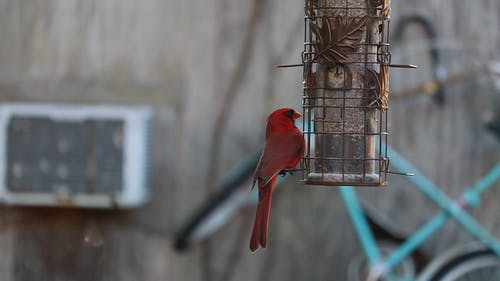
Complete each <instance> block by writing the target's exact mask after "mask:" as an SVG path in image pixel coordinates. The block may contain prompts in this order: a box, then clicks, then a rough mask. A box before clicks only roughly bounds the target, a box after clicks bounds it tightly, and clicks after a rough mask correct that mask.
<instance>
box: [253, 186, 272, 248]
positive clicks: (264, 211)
mask: <svg viewBox="0 0 500 281" xmlns="http://www.w3.org/2000/svg"><path fill="white" fill-rule="evenodd" d="M276 179H277V177H274V178H273V179H272V180H271V181H270V182H269V183H268V184H267V185H265V186H260V185H259V203H258V204H257V212H256V213H255V221H254V225H253V230H252V237H251V239H250V250H251V251H252V252H253V251H255V250H257V248H258V247H259V245H260V246H262V248H265V247H266V244H267V228H268V225H269V215H270V210H271V197H272V192H273V189H274V185H275V184H276Z"/></svg>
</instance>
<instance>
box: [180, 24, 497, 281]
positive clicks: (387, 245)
mask: <svg viewBox="0 0 500 281" xmlns="http://www.w3.org/2000/svg"><path fill="white" fill-rule="evenodd" d="M412 20H413V19H412ZM429 34H431V35H432V34H433V33H432V32H430V33H429ZM432 46H434V45H432ZM431 57H432V61H433V62H435V64H436V65H435V66H433V69H434V68H436V69H439V68H440V65H439V62H440V59H439V53H438V52H437V50H434V51H432V53H431ZM440 73H441V74H442V71H436V73H435V74H434V76H435V78H436V80H440V81H445V82H446V80H447V79H445V78H443V77H440V75H441V74H440ZM499 73H500V71H499ZM468 75H469V74H468ZM456 79H458V78H456V77H455V78H454V79H451V80H456ZM448 80H450V78H448ZM443 84H446V83H443ZM436 85H437V86H441V84H440V83H436ZM424 88H425V87H424ZM432 88H433V89H434V90H433V92H432V93H428V94H432V96H434V97H436V101H437V102H438V103H439V104H443V103H444V102H445V99H444V97H445V93H444V91H443V89H441V87H432ZM421 90H422V89H416V90H415V91H414V92H415V93H417V92H419V91H421ZM410 92H411V91H410ZM413 94H414V93H410V94H409V95H413ZM489 127H490V129H491V130H492V131H493V132H496V131H495V128H497V127H500V126H496V125H494V124H493V125H492V124H489ZM497 131H498V132H500V130H497ZM499 136H500V134H499ZM387 155H388V157H389V159H390V165H391V168H392V169H393V170H395V172H400V173H406V172H411V173H412V174H413V175H412V176H408V177H406V179H407V180H408V181H409V182H410V183H411V184H412V186H413V187H415V188H416V189H418V190H419V191H421V192H422V193H423V194H424V195H425V196H426V197H428V198H429V199H430V200H431V201H432V202H434V203H435V205H436V206H438V207H439V212H438V213H437V214H435V216H433V217H432V218H430V219H429V220H428V221H427V222H426V223H424V224H423V225H422V226H421V227H420V228H419V229H418V230H416V231H415V232H414V233H413V234H412V235H410V236H407V235H404V234H401V233H398V231H397V230H395V229H394V228H393V227H392V226H391V225H390V223H387V222H386V221H384V219H381V217H380V216H378V215H377V212H375V211H373V210H371V209H370V208H368V207H367V206H364V205H363V204H362V203H361V202H360V200H359V198H358V195H357V193H356V189H355V188H353V187H348V186H344V187H340V188H339V189H338V190H339V193H340V195H341V196H342V199H343V201H344V204H345V207H346V209H347V210H348V214H349V217H350V220H351V222H352V225H353V227H354V230H355V232H356V234H357V237H358V240H359V241H360V244H361V246H362V249H363V255H360V256H357V257H354V258H352V259H351V261H350V264H349V268H348V272H347V274H348V276H347V279H346V280H347V281H375V280H386V281H414V280H416V281H467V280H470V281H500V241H499V238H498V237H495V235H493V234H492V233H491V232H490V231H488V230H487V229H485V228H484V227H483V226H482V225H481V223H479V222H478V221H476V220H475V219H474V218H473V217H472V216H471V215H469V213H467V211H466V209H467V208H470V207H478V206H479V205H480V202H481V200H480V199H481V195H482V194H483V193H484V192H487V190H488V189H491V188H493V187H495V184H496V186H497V187H498V186H499V184H498V182H499V181H500V162H499V163H497V164H496V165H494V166H492V167H491V168H490V170H489V171H487V172H485V173H484V175H483V177H481V178H480V179H478V180H477V181H476V182H475V183H474V184H473V185H472V186H470V187H467V188H466V189H465V191H464V192H463V194H462V195H461V196H459V197H458V198H455V199H452V198H450V197H449V196H448V195H447V194H445V193H444V192H442V191H441V190H442V189H441V188H440V187H439V186H437V185H436V184H434V183H433V182H432V181H431V180H429V179H428V178H427V177H425V176H424V175H423V174H422V173H420V172H419V171H418V170H417V169H416V168H415V167H414V166H412V165H411V164H410V162H409V161H407V160H406V159H405V158H403V157H402V156H401V155H399V154H398V153H397V152H396V151H394V150H393V149H391V148H390V147H389V148H388V151H387ZM259 156H260V151H257V152H255V153H254V154H253V155H251V156H249V157H248V158H247V159H245V160H243V161H242V162H241V163H240V164H239V165H237V166H236V167H235V168H234V169H233V170H232V171H230V172H229V173H228V175H227V176H226V177H225V178H224V180H223V181H222V183H221V185H220V186H219V192H218V193H217V194H215V195H214V196H213V197H212V198H210V199H209V200H208V201H206V203H205V204H204V205H203V206H202V207H201V208H200V209H199V210H198V212H196V213H195V214H194V216H193V217H191V218H190V219H189V220H188V221H187V222H186V224H185V225H184V227H183V228H182V229H181V231H180V232H179V234H178V235H177V237H176V239H175V243H174V246H175V248H176V249H177V250H179V251H182V250H186V249H188V248H189V247H190V246H193V245H195V244H197V243H199V242H200V241H202V240H204V239H206V238H207V237H209V236H211V235H212V234H214V233H215V232H216V231H217V230H218V229H219V228H220V227H222V226H223V225H224V224H226V223H227V222H229V221H230V220H231V219H232V218H233V217H234V216H236V215H237V214H238V213H239V212H238V210H239V209H241V208H245V207H247V206H252V205H254V204H255V203H256V201H257V194H256V192H254V193H252V195H251V196H248V193H249V186H250V180H251V178H252V175H253V171H254V169H255V166H256V165H257V162H258V160H259ZM285 179H286V177H280V179H279V183H281V182H282V181H283V180H285ZM279 183H278V184H279ZM451 220H455V221H457V222H458V223H459V225H460V226H461V227H462V228H463V229H464V230H465V231H467V232H468V233H470V234H471V235H472V236H473V237H474V238H476V242H473V243H471V244H467V245H460V246H457V247H455V248H452V249H450V250H449V251H447V252H445V253H443V254H440V255H438V256H436V257H434V258H432V259H431V260H430V261H428V260H425V261H424V262H423V264H422V262H421V261H418V257H419V256H421V255H420V253H419V248H420V246H422V245H423V244H424V242H425V241H427V240H428V239H429V238H431V237H433V235H435V233H436V232H437V231H438V230H439V229H441V228H442V227H443V226H444V225H445V224H446V223H447V222H449V221H451ZM380 233H382V234H383V236H384V237H383V239H381V235H380ZM422 268H423V269H422Z"/></svg>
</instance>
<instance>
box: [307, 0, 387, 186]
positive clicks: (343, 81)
mask: <svg viewBox="0 0 500 281" xmlns="http://www.w3.org/2000/svg"><path fill="white" fill-rule="evenodd" d="M389 14H390V3H389V0H306V1H305V36H304V51H303V54H302V62H303V74H304V96H303V111H304V114H303V115H304V127H303V130H304V135H305V138H306V140H307V149H306V152H305V155H304V158H303V161H302V170H303V171H304V173H303V181H304V183H305V184H313V185H354V186H385V185H386V184H387V173H388V165H389V160H388V158H387V147H386V145H387V109H388V86H389V82H388V81H389V75H388V68H389V64H390V58H391V57H390V53H389V42H388V38H389Z"/></svg>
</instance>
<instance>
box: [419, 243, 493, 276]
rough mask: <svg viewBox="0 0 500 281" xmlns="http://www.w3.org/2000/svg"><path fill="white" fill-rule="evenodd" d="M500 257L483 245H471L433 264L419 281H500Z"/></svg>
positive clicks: (453, 251)
mask: <svg viewBox="0 0 500 281" xmlns="http://www.w3.org/2000/svg"><path fill="white" fill-rule="evenodd" d="M499 280H500V257H498V256H497V255H495V254H494V253H493V252H491V251H490V250H489V249H488V248H486V247H485V246H484V245H483V244H481V243H474V244H469V245H467V246H465V247H463V248H460V249H454V250H452V251H451V252H450V253H448V254H445V255H444V256H443V257H438V259H437V260H436V261H435V262H433V263H431V265H430V266H429V268H428V270H426V271H425V272H424V273H423V274H422V277H421V278H419V279H418V281H499Z"/></svg>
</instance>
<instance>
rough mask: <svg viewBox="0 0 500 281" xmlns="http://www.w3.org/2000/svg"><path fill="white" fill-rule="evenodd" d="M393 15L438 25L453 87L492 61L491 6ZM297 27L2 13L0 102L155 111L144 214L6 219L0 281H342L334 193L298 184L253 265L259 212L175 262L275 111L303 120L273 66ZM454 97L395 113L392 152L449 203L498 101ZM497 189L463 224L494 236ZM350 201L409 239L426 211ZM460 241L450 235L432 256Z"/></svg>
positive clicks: (349, 239) (489, 143) (372, 198)
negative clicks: (180, 234) (184, 229)
mask: <svg viewBox="0 0 500 281" xmlns="http://www.w3.org/2000/svg"><path fill="white" fill-rule="evenodd" d="M393 2H394V3H393V20H392V24H393V28H394V24H395V23H396V22H397V20H398V18H400V17H401V16H403V15H408V14H412V13H419V14H423V15H425V16H428V17H430V18H431V19H432V20H433V22H434V24H436V26H437V28H438V34H439V36H440V44H442V46H443V48H444V49H445V51H444V52H443V55H444V58H445V65H446V66H447V67H448V70H449V71H450V72H451V73H453V72H455V71H461V70H465V69H467V68H469V67H471V66H473V65H480V64H483V63H485V62H487V61H488V60H491V59H500V51H499V50H500V31H499V29H498V26H500V2H499V1H498V0H478V1H466V0H441V1H435V0H424V1H410V0H406V1H393ZM302 13H303V2H302V1H301V0H293V1H285V0H283V1H274V0H273V1H270V0H267V1H266V0H254V1H242V0H206V1H194V0H183V1H174V0H144V1H130V0H127V1H123V0H121V1H117V0H86V1H83V0H80V1H77V0H64V1H63V0H40V1H16V0H0V38H1V41H0V42H1V43H0V99H1V100H2V101H13V100H16V101H43V102H68V103H90V104H96V103H119V104H150V105H152V106H153V107H154V110H155V114H154V120H153V144H152V146H153V147H152V149H153V154H152V164H153V165H152V167H153V169H152V178H151V189H152V194H153V197H152V201H151V202H150V203H149V204H148V205H147V206H145V207H144V208H141V209H139V210H130V211H106V210H103V211H97V210H73V209H50V208H19V207H10V206H2V207H1V209H0V276H2V278H1V279H2V280H224V279H225V278H223V277H224V276H223V275H224V274H229V273H227V272H226V271H227V268H231V269H232V270H233V272H232V273H231V274H230V277H231V278H229V280H345V274H346V271H347V265H348V262H349V259H350V258H351V257H353V256H354V255H356V254H358V253H360V247H359V244H358V242H357V241H356V239H355V236H354V233H353V231H352V228H351V224H350V222H349V220H348V217H347V214H346V211H345V209H344V207H343V203H342V201H341V199H340V198H339V195H338V192H337V191H336V190H335V188H322V187H302V186H301V185H300V184H298V183H296V182H297V180H296V179H295V180H290V181H288V183H287V184H286V185H285V186H284V188H282V189H280V190H279V191H278V192H277V193H276V196H275V200H274V201H273V202H274V203H273V204H274V205H273V211H272V217H271V232H270V237H271V238H270V241H269V246H268V247H269V248H268V249H267V250H266V251H259V252H258V253H256V254H250V253H249V252H248V250H247V247H248V239H249V232H250V227H251V223H252V219H253V210H248V211H245V212H243V214H242V216H239V217H238V218H237V219H236V220H235V221H234V222H232V223H231V224H230V225H228V226H226V227H225V228H224V229H222V230H221V231H220V232H218V233H217V234H216V235H215V236H214V237H213V240H212V245H211V247H209V248H205V249H201V248H199V247H198V248H195V249H193V250H192V251H190V252H188V253H184V254H177V253H175V252H174V251H173V250H172V247H171V243H172V238H173V236H174V234H175V233H176V231H177V230H178V228H179V227H180V226H181V224H182V223H183V222H184V220H185V219H186V218H187V217H188V216H189V215H190V214H191V213H192V212H193V211H194V210H195V209H196V208H197V207H198V206H199V204H200V203H201V202H203V200H204V199H206V198H207V196H208V195H209V194H211V193H212V192H213V186H214V183H216V182H217V181H218V180H219V179H220V178H221V176H223V175H224V171H226V170H227V169H228V168H229V167H231V166H232V165H234V164H236V163H238V162H239V161H240V160H241V159H242V157H244V156H245V155H248V154H249V153H251V152H253V151H254V150H255V149H256V148H257V147H259V146H260V144H261V142H262V138H263V126H264V125H263V124H264V120H265V117H266V115H267V113H268V112H269V111H271V110H272V109H273V108H275V107H278V106H283V105H290V106H293V107H295V108H299V107H300V102H301V99H300V97H301V94H302V91H301V86H302V85H301V70H300V69H285V70H278V69H276V68H274V66H275V65H277V64H281V63H296V62H298V61H299V60H300V52H301V50H302V34H303V30H302V28H303V27H302V22H303V21H302V19H301V17H302ZM422 38H423V36H422V34H421V31H420V30H418V29H414V28H413V29H410V30H409V31H408V35H407V36H405V39H404V43H403V44H401V45H400V46H394V48H393V60H395V62H401V63H415V64H420V65H421V68H420V69H419V70H404V71H400V70H397V71H394V72H393V76H392V78H391V86H392V87H393V89H395V90H397V89H402V88H404V87H407V86H411V85H415V84H416V83H418V82H419V81H422V80H425V78H426V77H428V76H429V74H428V71H426V67H427V64H428V60H427V59H426V58H425V55H426V54H425V52H423V51H422V45H425V43H423V42H422ZM403 47H404V48H403ZM447 91H448V99H447V103H446V104H445V105H444V106H442V107H440V106H437V105H436V104H435V103H434V102H433V101H432V100H431V99H429V98H428V97H420V98H417V99H412V100H405V101H394V102H392V103H391V105H390V124H389V126H390V133H391V136H390V144H391V145H392V146H393V147H395V148H396V149H397V150H398V151H399V152H400V153H401V154H403V155H404V156H405V157H408V159H410V161H411V162H412V163H414V164H415V165H416V166H417V167H418V168H419V169H420V170H421V171H422V172H424V173H425V174H426V175H427V176H428V177H429V178H431V179H432V180H434V181H435V182H436V183H438V184H439V185H441V186H443V187H444V189H445V191H446V192H448V193H450V194H453V195H458V194H459V193H460V191H461V190H463V188H464V187H465V186H468V185H470V184H472V183H473V182H474V179H476V178H478V177H479V176H481V175H482V174H483V173H485V172H486V170H487V169H488V168H490V167H492V166H493V165H494V164H495V162H496V161H498V159H499V158H500V157H499V156H500V149H499V148H500V145H499V144H500V143H499V140H498V139H495V138H494V137H493V136H492V135H491V134H488V133H487V132H486V131H485V130H484V129H483V125H482V124H483V118H484V117H485V116H487V115H488V110H490V109H492V108H493V106H494V105H493V104H492V100H493V96H494V95H493V94H497V95H498V91H497V92H496V93H493V94H492V92H493V91H494V88H493V86H492V84H491V81H490V80H489V79H488V78H487V77H476V78H472V79H468V80H466V81H463V82H460V83H457V84H454V85H451V86H449V87H448V88H447ZM497 101H498V99H497ZM214 132H216V133H217V134H215V135H217V137H216V138H214ZM496 187H497V189H496V190H491V191H489V192H488V195H487V196H486V197H485V199H484V201H483V206H482V207H481V208H479V209H477V210H474V211H473V213H474V215H475V216H476V217H477V218H479V219H480V220H481V222H483V223H484V224H485V225H486V226H488V227H489V228H491V229H493V231H494V233H495V234H496V235H497V236H500V220H499V217H498V215H497V214H498V212H499V211H500V209H499V208H498V206H497V205H498V204H497V202H496V201H497V198H499V197H498V196H500V189H499V187H500V184H496ZM360 190H361V192H360V193H361V197H362V198H363V201H364V202H366V204H368V205H370V206H374V207H377V208H379V209H381V210H384V211H385V212H386V214H387V216H388V217H389V218H391V220H393V221H394V222H395V223H397V224H398V225H399V226H400V227H401V228H402V229H404V230H405V231H408V232H411V231H412V230H413V229H415V228H416V227H417V226H418V225H420V224H421V223H422V222H423V221H425V219H426V218H427V217H429V216H430V215H432V214H433V213H434V212H435V211H436V209H435V208H433V207H432V206H431V204H430V203H429V202H428V201H427V200H426V199H424V198H423V197H421V196H420V195H418V194H417V193H416V192H415V191H414V190H413V189H412V187H411V186H410V185H408V184H407V183H405V182H404V180H402V179H401V178H399V177H393V178H391V179H390V186H389V188H387V189H366V188H365V189H360ZM470 239H471V238H470V237H469V236H468V235H466V234H464V233H463V231H461V229H460V228H459V227H458V226H457V225H456V224H450V225H449V226H448V227H447V228H445V229H444V230H443V231H440V232H439V233H438V235H437V236H436V237H435V238H433V239H432V240H431V241H430V242H429V243H427V244H426V247H425V249H426V250H427V252H428V253H429V254H435V253H439V252H441V251H443V250H445V249H447V248H448V247H449V246H451V245H453V244H455V243H463V242H465V241H468V240H470ZM235 248H236V249H237V255H238V256H239V258H238V260H239V262H237V263H231V261H234V260H235V259H234V253H233V249H235ZM207 249H208V250H207ZM207 258H209V259H210V260H209V261H208V263H207ZM207 268H208V270H207ZM207 272H209V273H210V272H211V276H207ZM210 277H212V278H210Z"/></svg>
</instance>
